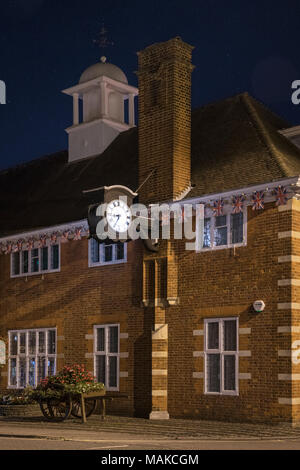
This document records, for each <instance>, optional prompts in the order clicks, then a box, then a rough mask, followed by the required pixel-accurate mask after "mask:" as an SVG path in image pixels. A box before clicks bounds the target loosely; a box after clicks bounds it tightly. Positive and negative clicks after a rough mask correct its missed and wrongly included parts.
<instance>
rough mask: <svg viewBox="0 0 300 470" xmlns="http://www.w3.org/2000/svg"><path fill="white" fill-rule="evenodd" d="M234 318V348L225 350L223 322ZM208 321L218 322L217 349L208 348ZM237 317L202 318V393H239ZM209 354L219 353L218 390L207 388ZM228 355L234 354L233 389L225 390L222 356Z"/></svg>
mask: <svg viewBox="0 0 300 470" xmlns="http://www.w3.org/2000/svg"><path fill="white" fill-rule="evenodd" d="M230 320H234V321H235V322H236V350H234V351H227V350H226V351H225V349H224V334H223V331H224V323H225V321H230ZM210 323H218V324H219V341H218V349H208V325H209V324H210ZM238 331H239V317H219V318H205V319H204V371H205V372H204V374H205V375H204V377H205V380H204V394H205V395H239V381H238V378H239V335H238ZM209 354H219V355H220V391H219V392H212V391H208V390H207V382H208V381H207V379H206V378H207V373H208V367H207V357H208V355H209ZM227 355H230V356H235V386H236V389H235V390H225V389H224V357H225V356H227Z"/></svg>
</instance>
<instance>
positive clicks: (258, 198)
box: [252, 191, 265, 211]
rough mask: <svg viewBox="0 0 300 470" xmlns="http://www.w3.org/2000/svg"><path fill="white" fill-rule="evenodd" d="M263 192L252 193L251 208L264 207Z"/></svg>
mask: <svg viewBox="0 0 300 470" xmlns="http://www.w3.org/2000/svg"><path fill="white" fill-rule="evenodd" d="M264 207H265V203H264V192H263V191H255V192H254V193H253V194H252V210H253V211H255V210H259V209H264Z"/></svg>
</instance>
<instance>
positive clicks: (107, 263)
mask: <svg viewBox="0 0 300 470" xmlns="http://www.w3.org/2000/svg"><path fill="white" fill-rule="evenodd" d="M124 263H127V259H121V260H116V261H107V262H105V263H103V262H101V263H89V268H99V267H101V266H111V265H114V264H124Z"/></svg>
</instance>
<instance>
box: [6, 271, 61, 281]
mask: <svg viewBox="0 0 300 470" xmlns="http://www.w3.org/2000/svg"><path fill="white" fill-rule="evenodd" d="M59 272H60V268H59V269H51V270H49V271H39V272H38V273H22V274H11V275H10V278H11V279H17V278H21V277H29V276H43V275H44V274H52V273H59Z"/></svg>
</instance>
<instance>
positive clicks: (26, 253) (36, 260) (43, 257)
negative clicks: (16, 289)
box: [11, 245, 60, 277]
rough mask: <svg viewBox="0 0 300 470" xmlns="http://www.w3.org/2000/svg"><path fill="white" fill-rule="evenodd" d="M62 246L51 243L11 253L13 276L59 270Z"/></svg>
mask: <svg viewBox="0 0 300 470" xmlns="http://www.w3.org/2000/svg"><path fill="white" fill-rule="evenodd" d="M59 258H60V246H59V245H49V246H45V247H43V248H33V249H32V250H23V251H18V252H16V253H12V254H11V277H16V276H27V275H30V274H39V273H44V272H51V271H59V269H60V259H59Z"/></svg>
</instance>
